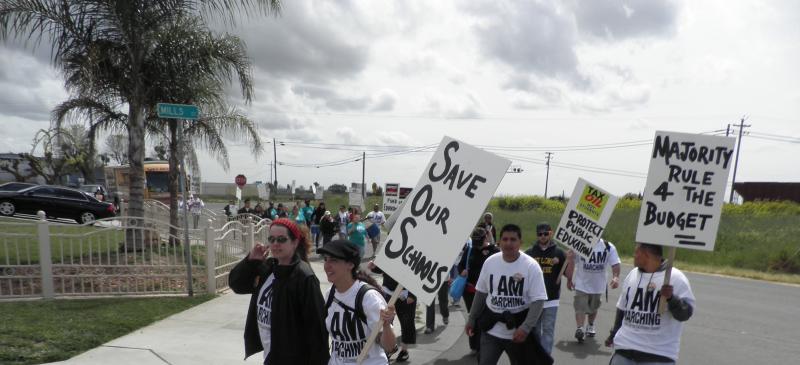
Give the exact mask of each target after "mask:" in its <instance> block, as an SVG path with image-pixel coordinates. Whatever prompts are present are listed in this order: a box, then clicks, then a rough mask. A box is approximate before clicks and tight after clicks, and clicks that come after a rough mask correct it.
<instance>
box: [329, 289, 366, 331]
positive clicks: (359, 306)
mask: <svg viewBox="0 0 800 365" xmlns="http://www.w3.org/2000/svg"><path fill="white" fill-rule="evenodd" d="M334 290H336V288H335V287H333V286H331V290H330V291H329V292H328V298H327V299H326V300H325V310H326V311H327V310H328V308H330V306H331V304H333V302H334V301H336V304H338V305H339V306H340V307H342V308H344V309H345V310H346V311H351V312H353V313H355V315H356V317H358V319H359V320H361V321H362V322H364V323H367V314H366V313H364V296H365V295H366V294H367V292H368V291H370V290H375V291H377V290H378V289H375V288H373V287H372V286H371V285H369V284H364V285H362V286H361V287H360V288H358V292H357V293H356V300H355V302H356V307H355V308H351V307H350V306H349V305H347V304H344V303H342V302H341V301H339V300H338V299H336V298H335V297H334V295H333V294H334V292H333V291H334Z"/></svg>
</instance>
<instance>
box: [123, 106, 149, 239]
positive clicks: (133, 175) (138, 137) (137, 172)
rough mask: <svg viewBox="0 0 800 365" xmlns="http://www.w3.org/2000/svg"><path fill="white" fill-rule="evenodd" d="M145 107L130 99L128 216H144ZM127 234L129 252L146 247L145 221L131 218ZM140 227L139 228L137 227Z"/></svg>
mask: <svg viewBox="0 0 800 365" xmlns="http://www.w3.org/2000/svg"><path fill="white" fill-rule="evenodd" d="M144 115H145V114H144V108H143V107H142V105H141V103H140V102H139V100H138V97H136V99H133V98H132V100H131V101H130V104H129V107H128V116H129V123H128V156H129V159H128V163H129V165H130V169H129V174H130V175H129V176H130V188H129V189H130V190H129V191H130V193H129V196H128V216H130V217H132V218H143V217H144V184H145V176H144V148H145V143H144V132H145V129H144ZM128 227H129V228H128V229H127V230H126V232H125V233H126V234H125V245H126V247H127V250H128V252H131V251H133V252H135V251H139V250H143V249H144V234H143V233H144V231H143V230H142V228H143V227H144V222H143V221H142V220H141V219H130V220H129V222H128ZM137 228H138V229H137Z"/></svg>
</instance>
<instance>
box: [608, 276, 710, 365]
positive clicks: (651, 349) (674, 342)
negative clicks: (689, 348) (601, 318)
mask: <svg viewBox="0 0 800 365" xmlns="http://www.w3.org/2000/svg"><path fill="white" fill-rule="evenodd" d="M663 283H664V271H657V272H654V273H645V272H643V271H641V270H639V269H636V268H634V269H633V270H631V272H630V273H628V276H627V277H626V278H625V282H624V284H623V286H622V292H621V293H620V295H619V300H617V308H619V309H620V310H622V311H623V312H625V315H624V317H623V320H622V327H620V329H619V331H617V334H616V336H614V348H615V349H618V350H619V349H627V350H637V351H642V352H646V353H650V354H656V355H661V356H665V357H668V358H670V359H673V360H675V361H678V352H679V350H680V346H681V333H682V332H683V322H681V321H678V320H676V319H675V318H673V317H672V314H671V313H670V312H669V310H666V311H665V312H664V314H659V313H658V302H659V301H660V300H662V299H661V286H662V285H663ZM670 284H671V285H672V295H673V296H676V297H679V298H681V299H684V300H686V301H687V302H688V303H689V305H691V306H692V307H694V304H695V299H694V294H693V293H692V288H691V286H690V285H689V280H687V279H686V276H685V275H684V274H683V272H681V271H680V270H678V269H676V268H673V269H672V277H671V278H670Z"/></svg>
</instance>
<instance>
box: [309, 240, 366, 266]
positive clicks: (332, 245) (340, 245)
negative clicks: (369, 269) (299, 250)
mask: <svg viewBox="0 0 800 365" xmlns="http://www.w3.org/2000/svg"><path fill="white" fill-rule="evenodd" d="M317 253H318V254H320V255H327V256H331V257H335V258H337V259H341V260H345V261H348V262H352V263H361V251H360V250H359V249H358V246H356V244H355V243H353V242H350V241H348V240H335V241H331V242H328V243H326V244H325V246H322V248H320V249H319V250H317Z"/></svg>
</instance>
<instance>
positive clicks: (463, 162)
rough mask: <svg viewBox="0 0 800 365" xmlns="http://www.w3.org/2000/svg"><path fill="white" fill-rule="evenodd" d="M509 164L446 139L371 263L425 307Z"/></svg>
mask: <svg viewBox="0 0 800 365" xmlns="http://www.w3.org/2000/svg"><path fill="white" fill-rule="evenodd" d="M510 165H511V161H509V160H506V159H504V158H501V157H499V156H497V155H495V154H492V153H489V152H486V151H483V150H481V149H478V148H476V147H474V146H471V145H468V144H466V143H463V142H461V141H458V140H455V139H453V138H450V137H444V138H443V139H442V142H441V143H440V144H439V148H437V150H436V152H435V153H434V155H433V157H432V158H431V161H430V162H429V163H428V166H427V167H426V168H425V170H424V171H423V173H422V177H421V178H420V180H419V182H418V183H417V186H416V187H415V188H414V190H413V191H412V193H411V194H410V195H409V196H408V199H407V200H406V202H405V204H404V205H403V207H402V209H401V210H400V212H399V215H398V219H397V223H396V224H395V225H394V226H393V227H392V230H391V231H390V232H389V235H388V236H387V237H386V240H385V241H384V244H383V245H382V247H381V249H380V250H379V251H378V255H377V258H376V259H375V264H376V265H377V266H378V267H380V268H381V269H382V270H383V271H385V272H386V273H388V274H389V275H391V276H392V277H393V278H394V279H395V280H397V281H398V282H399V283H400V284H402V285H403V286H404V287H405V288H406V289H408V290H409V291H410V292H412V293H414V294H415V295H416V296H417V298H418V299H419V300H420V301H421V302H423V303H426V304H429V303H431V302H433V300H434V299H435V298H436V292H437V291H438V290H439V287H441V286H442V284H443V283H445V282H447V275H448V271H450V265H451V264H452V263H453V261H455V259H456V256H458V253H459V252H460V250H461V248H462V247H463V246H464V242H466V240H467V238H468V237H469V234H470V232H472V229H473V228H474V227H475V222H477V221H478V218H480V216H481V214H482V213H483V211H484V209H486V204H487V203H489V199H491V197H492V195H493V194H494V192H495V190H497V187H498V186H499V185H500V181H501V180H502V179H503V176H504V175H505V173H506V169H508V166H510Z"/></svg>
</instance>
